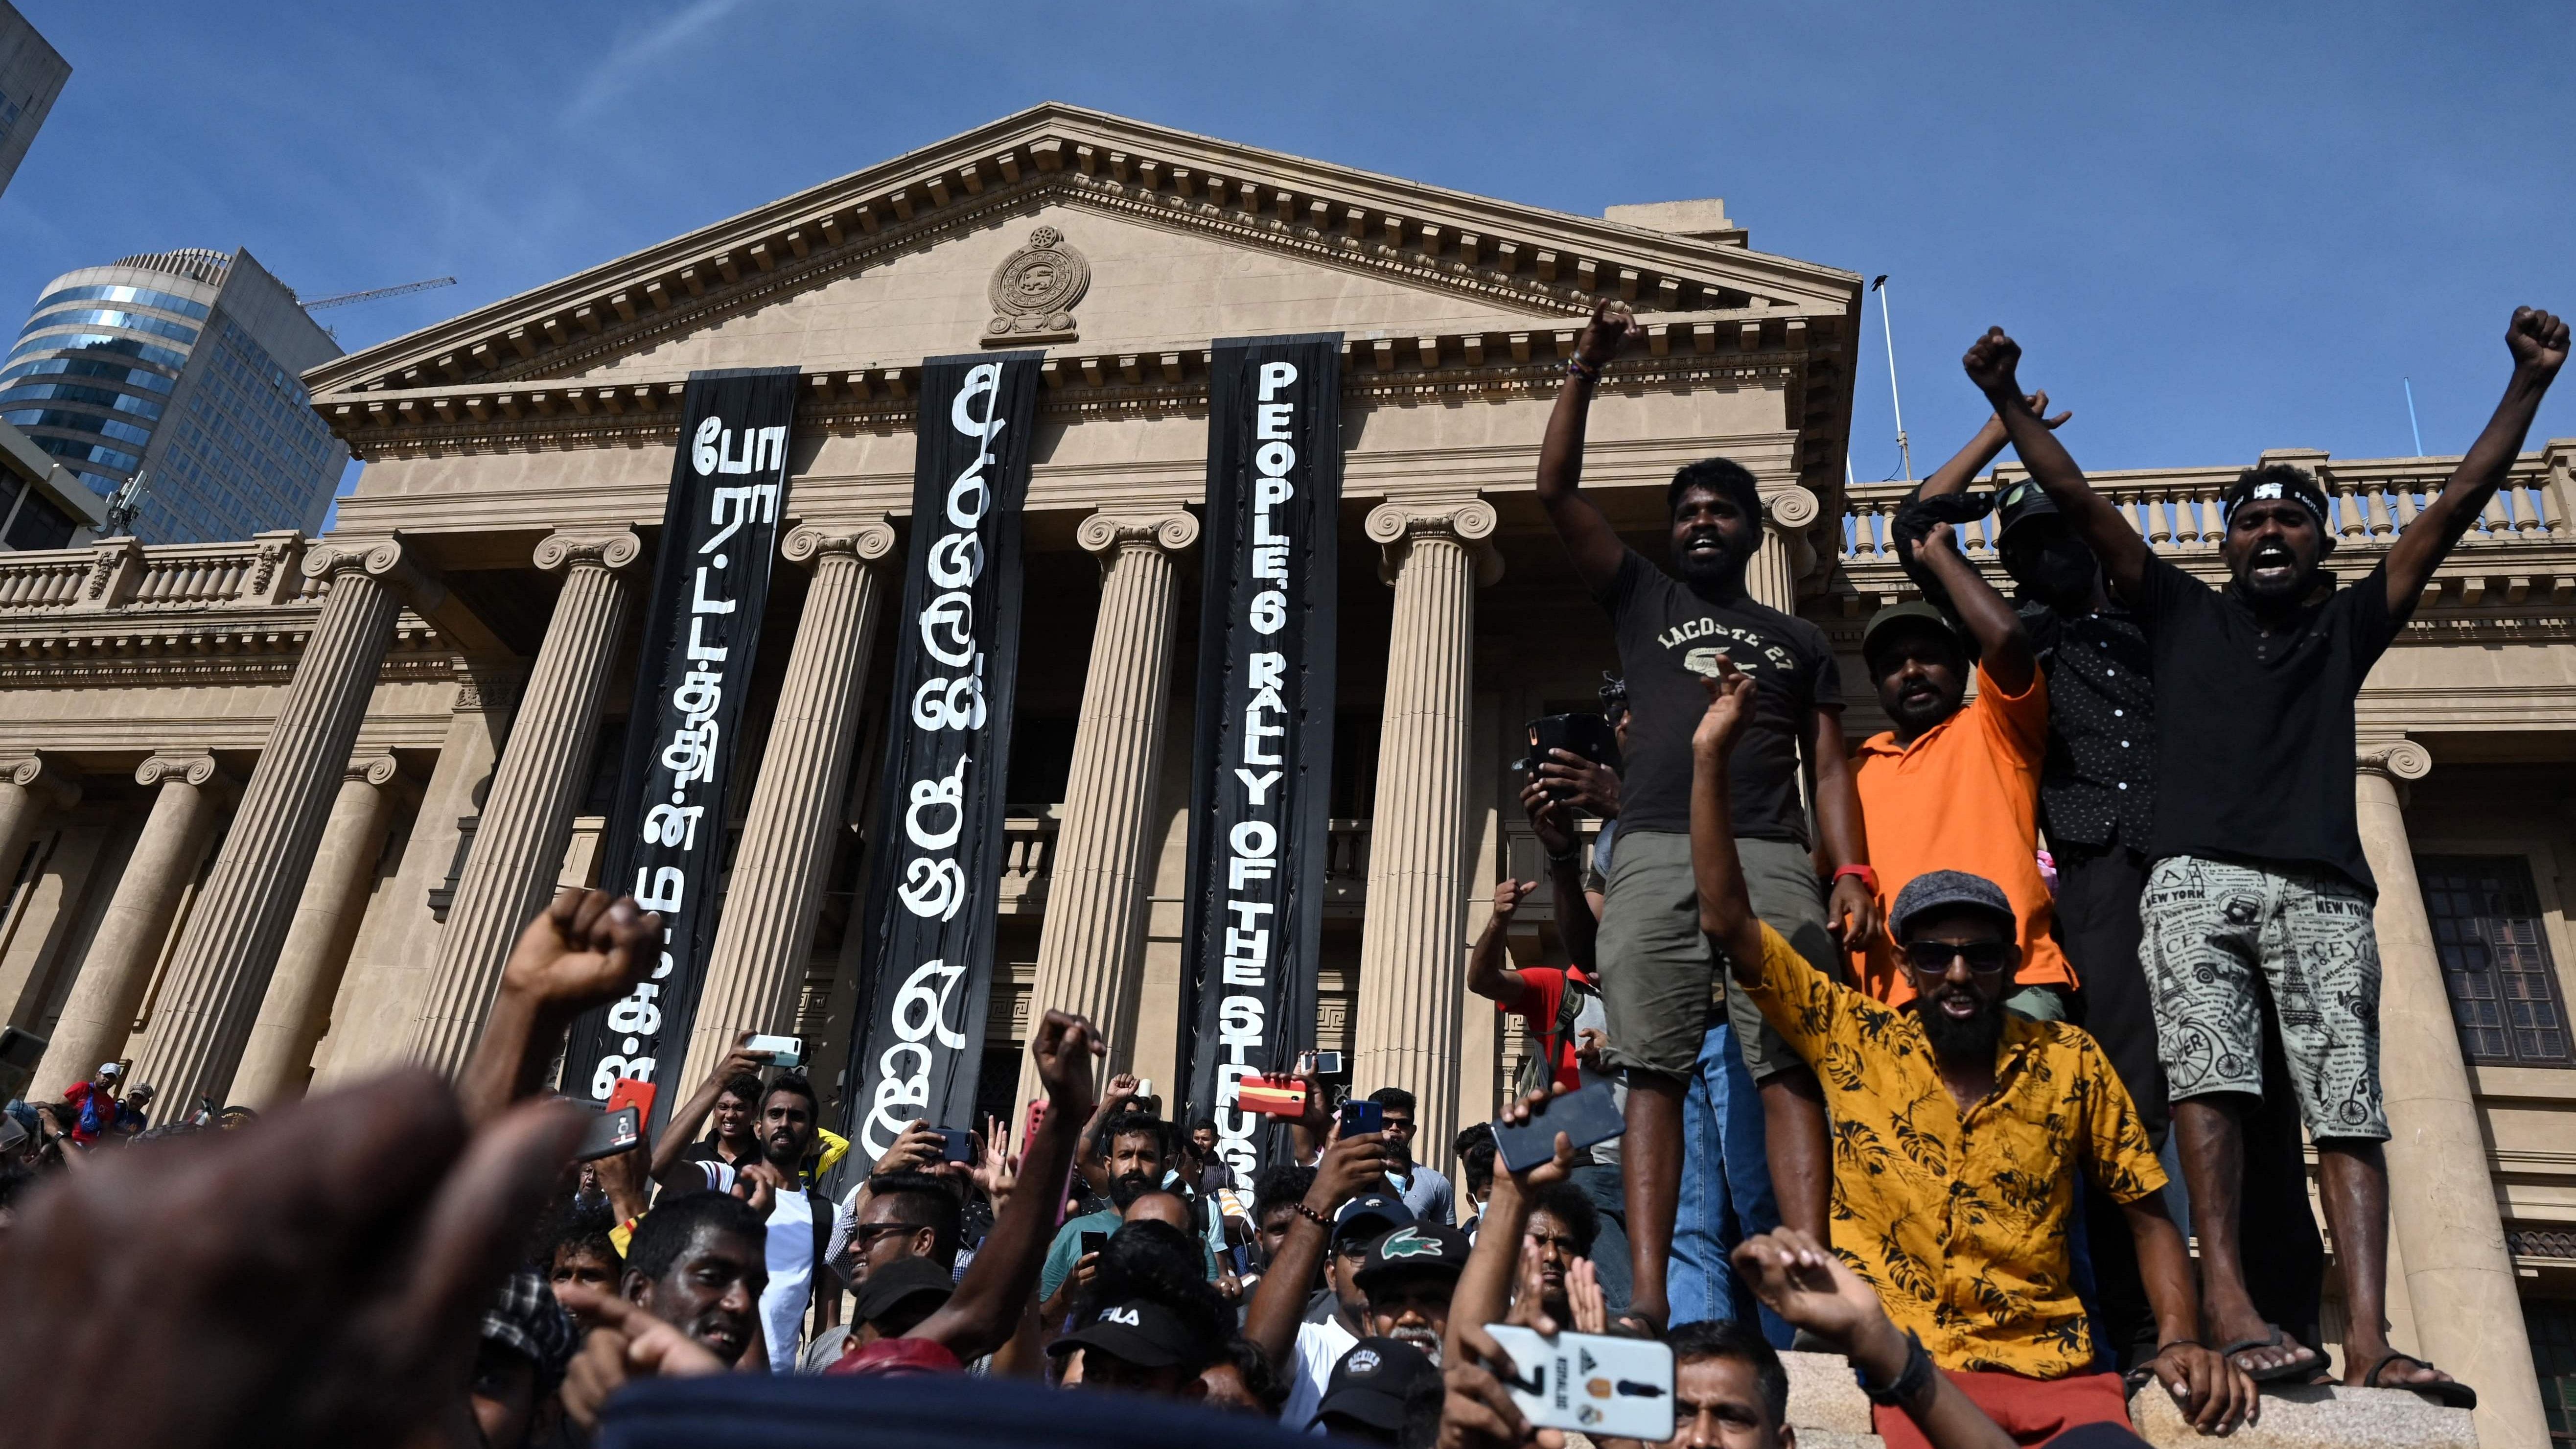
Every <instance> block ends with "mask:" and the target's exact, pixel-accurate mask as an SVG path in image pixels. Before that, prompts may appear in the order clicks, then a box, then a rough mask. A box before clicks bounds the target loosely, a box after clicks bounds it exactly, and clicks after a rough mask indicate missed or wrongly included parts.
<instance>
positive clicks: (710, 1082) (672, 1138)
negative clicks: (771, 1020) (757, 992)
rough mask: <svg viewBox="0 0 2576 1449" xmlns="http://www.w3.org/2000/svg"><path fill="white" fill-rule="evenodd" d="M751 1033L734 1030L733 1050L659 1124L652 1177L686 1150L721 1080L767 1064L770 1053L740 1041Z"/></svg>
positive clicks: (719, 1091)
mask: <svg viewBox="0 0 2576 1449" xmlns="http://www.w3.org/2000/svg"><path fill="white" fill-rule="evenodd" d="M751 1036H752V1034H751V1033H750V1032H748V1031H738V1032H735V1033H734V1038H733V1050H732V1051H729V1052H727V1053H725V1056H724V1060H723V1061H720V1062H718V1063H716V1069H715V1071H714V1072H712V1073H711V1074H709V1075H708V1077H707V1079H706V1080H705V1081H704V1082H701V1083H699V1084H698V1089H697V1090H696V1091H695V1092H692V1093H691V1094H689V1100H687V1101H685V1102H683V1103H681V1104H680V1105H679V1106H677V1107H675V1108H673V1109H671V1120H670V1121H668V1122H665V1123H663V1124H662V1136H661V1139H660V1140H659V1141H656V1142H655V1143H654V1144H653V1177H654V1179H655V1180H656V1181H659V1180H660V1179H661V1176H662V1174H664V1173H666V1172H668V1171H670V1170H671V1167H672V1164H674V1163H676V1162H678V1161H679V1160H680V1154H681V1153H683V1152H686V1151H688V1150H689V1144H690V1143H692V1142H695V1141H697V1140H698V1129H699V1128H700V1127H703V1126H705V1125H706V1121H707V1114H708V1113H709V1112H712V1111H714V1110H715V1109H716V1098H717V1097H719V1096H721V1095H723V1093H724V1084H725V1083H726V1082H728V1081H731V1080H732V1079H733V1078H734V1077H736V1076H739V1075H741V1074H742V1073H744V1072H757V1071H759V1070H760V1069H761V1068H762V1067H764V1066H766V1065H768V1064H769V1061H770V1057H771V1053H768V1052H755V1051H751V1050H748V1049H746V1048H745V1046H744V1045H743V1044H744V1043H745V1042H748V1041H750V1040H751Z"/></svg>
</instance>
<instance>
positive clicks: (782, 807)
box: [659, 520, 902, 1092]
mask: <svg viewBox="0 0 2576 1449" xmlns="http://www.w3.org/2000/svg"><path fill="white" fill-rule="evenodd" d="M893 550H894V530H893V529H892V528H891V527H889V526H887V525H886V524H885V522H883V521H882V520H873V521H869V522H866V523H862V524H858V525H856V526H850V525H836V526H830V527H826V526H821V525H816V524H810V523H809V524H805V525H803V526H802V527H799V528H797V529H796V530H795V531H794V532H792V533H790V534H788V535H787V540H786V542H785V543H784V544H783V545H782V546H781V548H780V551H781V552H783V553H784V554H786V555H787V557H788V559H789V560H790V561H791V562H794V563H800V564H804V565H805V566H806V567H808V568H810V569H812V570H813V572H814V582H813V583H812V585H810V586H809V587H808V588H807V589H806V591H805V612H804V614H803V615H802V616H801V617H799V618H798V619H797V621H796V645H795V648H794V649H793V650H791V651H790V652H789V654H788V656H787V678H786V681H785V683H783V684H781V685H780V686H779V690H778V707H777V710H776V713H775V714H774V716H773V717H772V720H771V723H770V726H769V742H768V744H767V745H766V746H765V747H764V748H763V749H762V751H761V756H760V779H759V781H758V783H756V784H754V785H753V786H752V790H751V813H750V814H749V815H748V816H746V817H745V819H744V821H743V829H742V840H741V843H740V844H738V845H737V846H735V848H734V860H733V872H732V874H731V875H730V876H729V877H728V879H727V882H726V886H725V900H724V914H723V915H722V916H721V917H719V918H718V919H717V921H716V942H715V949H714V950H713V951H712V952H711V953H709V956H708V961H707V975H706V986H705V987H704V989H703V990H701V991H700V993H699V995H698V1009H697V1015H696V1017H695V1018H694V1019H693V1020H692V1022H691V1024H690V1028H689V1041H688V1056H687V1057H686V1059H685V1064H684V1066H683V1069H682V1070H681V1071H680V1072H678V1073H663V1074H661V1075H660V1078H659V1080H661V1081H664V1082H671V1083H680V1082H688V1083H695V1082H697V1081H698V1080H699V1079H700V1078H702V1077H704V1076H706V1075H707V1074H709V1073H712V1072H713V1071H714V1070H715V1069H716V1063H717V1062H719V1061H721V1060H723V1059H724V1054H725V1051H726V1049H727V1048H729V1047H731V1046H732V1045H733V1038H734V1033H736V1032H738V1031H743V1030H751V1031H764V1032H787V1031H791V1030H793V1029H794V1013H795V1010H796V989H797V985H798V983H800V982H801V981H803V980H804V977H805V958H806V956H807V955H808V954H810V953H811V952H812V950H813V948H814V919H815V915H816V913H817V912H818V911H819V910H820V909H821V907H822V904H823V888H824V879H823V873H824V872H825V871H826V870H829V869H830V868H831V864H832V841H833V838H834V836H835V835H837V834H838V833H839V831H840V829H841V802H842V797H843V795H844V794H845V793H846V791H847V788H848V785H849V780H850V757H851V754H852V752H853V751H854V750H855V749H856V747H857V745H858V738H859V729H858V719H859V685H860V683H861V682H862V681H863V680H865V679H866V678H867V673H868V654H869V651H870V650H871V649H872V648H873V647H874V645H875V643H876V631H877V620H878V618H879V616H881V615H882V614H883V613H884V612H885V595H886V590H887V588H888V587H889V586H892V587H894V588H895V589H896V590H898V591H900V589H901V587H902V580H901V579H900V578H887V577H886V576H885V575H884V574H883V573H882V572H880V571H879V570H878V569H876V568H874V567H872V565H874V564H875V562H876V561H877V560H879V559H881V558H884V557H886V556H887V555H888V554H889V553H891V552H893ZM854 928H855V927H854ZM673 1090H675V1091H681V1092H686V1091H689V1090H692V1089H691V1088H688V1087H674V1088H673Z"/></svg>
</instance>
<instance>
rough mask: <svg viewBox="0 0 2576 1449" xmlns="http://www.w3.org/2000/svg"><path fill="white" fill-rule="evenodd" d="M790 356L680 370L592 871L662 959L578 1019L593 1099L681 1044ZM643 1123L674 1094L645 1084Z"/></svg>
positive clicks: (772, 535) (773, 496)
mask: <svg viewBox="0 0 2576 1449" xmlns="http://www.w3.org/2000/svg"><path fill="white" fill-rule="evenodd" d="M796 391H797V371H796V369H795V368H792V367H754V368H735V369H727V370H722V371H714V372H693V373H690V374H689V385H688V390H687V392H686V393H685V394H684V395H683V396H682V398H681V402H680V446H679V456H678V457H677V458H675V459H674V460H673V461H672V464H671V493H670V497H669V498H668V499H667V500H666V501H665V502H664V504H663V506H662V543H661V549H660V552H659V553H658V554H657V555H656V556H655V558H654V561H653V594H652V599H651V602H650V603H649V605H648V606H647V609H646V613H645V616H644V653H643V657H642V658H641V659H640V660H639V661H638V662H637V665H636V669H635V699H634V704H633V707H632V708H631V709H630V710H629V712H628V714H627V716H626V759H625V763H624V765H623V766H622V767H621V769H620V771H619V773H618V777H617V797H616V801H615V804H614V806H613V808H612V809H611V811H610V813H609V817H608V840H607V843H606V847H605V853H606V860H605V861H604V863H603V869H602V871H601V874H600V879H601V880H602V881H603V882H605V883H606V885H607V886H608V888H609V889H611V890H617V891H628V892H632V893H633V894H634V896H635V901H636V904H638V905H640V906H642V907H643V908H644V909H646V910H648V911H660V912H661V913H662V960H661V963H660V964H659V965H658V966H656V967H655V968H654V971H653V974H652V975H651V976H649V977H647V978H646V979H645V980H643V981H640V982H638V983H636V986H635V989H634V990H633V991H631V992H629V993H627V995H626V996H625V998H624V999H622V1000H619V1001H616V1002H613V1003H611V1004H610V1005H609V1006H608V1007H607V1008H606V1009H604V1010H601V1011H595V1012H592V1013H590V1014H588V1015H586V1016H584V1017H583V1018H582V1019H581V1021H580V1023H579V1024H578V1025H577V1026H576V1028H575V1029H574V1031H573V1036H572V1046H571V1049H570V1050H569V1051H568V1052H567V1053H566V1054H565V1057H564V1088H565V1090H566V1091H567V1092H568V1093H570V1094H572V1095H575V1096H580V1095H583V1094H587V1095H588V1096H589V1097H590V1098H591V1100H593V1101H605V1100H606V1099H607V1097H608V1093H609V1089H610V1088H611V1087H612V1086H613V1085H615V1083H616V1080H617V1079H618V1078H619V1077H633V1078H636V1079H637V1080H639V1081H648V1082H649V1081H654V1080H656V1077H655V1069H656V1067H657V1065H658V1064H659V1063H660V1062H661V1061H662V1059H663V1052H664V1049H665V1047H666V1046H667V1048H668V1049H669V1050H670V1051H672V1052H685V1051H686V1049H687V1047H688V1043H689V1023H690V1021H691V1020H692V1019H693V1018H694V1017H695V1016H696V1015H697V1010H698V988H699V986H700V984H701V983H702V981H703V978H704V972H705V967H706V956H707V950H708V947H709V945H710V944H711V943H712V942H713V940H714V938H715V929H716V912H715V904H716V900H715V894H716V882H717V873H718V871H719V870H721V869H722V868H723V865H724V837H725V787H726V785H727V783H728V781H729V780H730V779H731V777H732V775H733V768H734V761H735V756H736V754H737V753H738V752H739V748H740V746H739V736H738V735H737V733H736V728H735V727H736V726H737V725H738V724H739V723H740V722H741V719H742V705H743V696H744V694H746V693H747V692H749V690H750V688H751V670H752V665H753V663H754V656H755V655H756V654H757V652H758V650H759V647H760V621H761V615H762V614H763V613H765V612H766V611H767V608H768V604H769V566H770V561H771V560H772V559H773V558H775V557H776V556H777V553H778V520H779V517H780V514H781V511H782V506H783V505H784V503H785V497H784V495H785V493H786V491H787V433H788V428H789V425H790V424H791V423H793V421H794V420H795V416H796ZM653 1105H654V1118H655V1120H656V1121H657V1122H658V1121H660V1120H661V1119H663V1118H666V1117H668V1116H669V1115H670V1110H671V1107H672V1106H673V1105H674V1098H673V1096H672V1094H671V1093H669V1092H660V1093H656V1094H655V1100H654V1104H653Z"/></svg>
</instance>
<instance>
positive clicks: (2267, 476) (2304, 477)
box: [2218, 464, 2326, 528]
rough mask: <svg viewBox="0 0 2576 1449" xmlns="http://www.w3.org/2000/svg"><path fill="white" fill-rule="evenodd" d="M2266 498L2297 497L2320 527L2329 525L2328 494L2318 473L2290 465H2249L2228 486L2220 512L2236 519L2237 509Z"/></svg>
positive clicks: (2220, 504)
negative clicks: (2320, 483) (2327, 514)
mask: <svg viewBox="0 0 2576 1449" xmlns="http://www.w3.org/2000/svg"><path fill="white" fill-rule="evenodd" d="M2265 498H2288V499H2293V500H2295V501H2296V502H2297V503H2298V504H2299V505H2300V506H2301V507H2303V508H2305V509H2307V510H2308V512H2309V513H2310V514H2313V515H2314V516H2315V518H2316V520H2317V527H2319V528H2323V527H2325V526H2326V494H2325V490H2324V489H2323V488H2320V487H2318V486H2317V479H2316V475H2315V474H2313V473H2310V472H2309V471H2308V470H2307V469H2305V468H2294V467H2291V466H2289V465H2287V464H2274V465H2272V466H2270V467H2265V468H2248V469H2246V470H2245V471H2244V472H2242V473H2239V474H2238V475H2236V481H2235V482H2233V483H2230V484H2229V485H2227V491H2226V492H2225V493H2224V494H2222V495H2220V497H2219V500H2218V505H2219V514H2220V516H2221V517H2224V518H2231V519H2232V518H2234V517H2235V516H2236V510H2237V509H2239V508H2242V507H2244V506H2245V505H2246V504H2248V503H2252V502H2254V501H2256V500H2258V499H2265Z"/></svg>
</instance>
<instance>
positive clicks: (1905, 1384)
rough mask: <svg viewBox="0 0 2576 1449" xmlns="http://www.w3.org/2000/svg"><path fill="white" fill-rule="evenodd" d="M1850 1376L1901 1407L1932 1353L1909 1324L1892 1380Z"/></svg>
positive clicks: (1927, 1384) (1925, 1385) (1927, 1379)
mask: <svg viewBox="0 0 2576 1449" xmlns="http://www.w3.org/2000/svg"><path fill="white" fill-rule="evenodd" d="M1863 869H1867V867H1863ZM1852 1377H1853V1378H1854V1379H1857V1380H1859V1382H1860V1391H1861V1392H1862V1393H1864V1394H1867V1395H1869V1401H1870V1402H1871V1403H1873V1404H1885V1405H1886V1406H1887V1407H1889V1408H1891V1409H1901V1408H1904V1407H1906V1406H1907V1405H1909V1404H1912V1403H1914V1402H1915V1401H1916V1400H1917V1399H1920V1398H1921V1397H1922V1396H1923V1393H1924V1391H1925V1390H1927V1389H1929V1388H1931V1387H1932V1355H1931V1354H1930V1353H1928V1352H1926V1351H1925V1350H1924V1347H1923V1340H1922V1339H1920V1338H1918V1337H1916V1336H1915V1333H1914V1330H1913V1329H1910V1328H1909V1329H1907V1330H1905V1368H1904V1370H1903V1371H1902V1372H1900V1373H1899V1374H1897V1376H1896V1382H1894V1383H1892V1384H1888V1385H1885V1386H1884V1387H1882V1386H1880V1385H1877V1384H1873V1383H1871V1382H1870V1381H1869V1375H1868V1374H1866V1373H1864V1372H1862V1370H1861V1368H1860V1366H1859V1365H1857V1364H1854V1365H1853V1366H1852Z"/></svg>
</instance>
